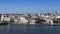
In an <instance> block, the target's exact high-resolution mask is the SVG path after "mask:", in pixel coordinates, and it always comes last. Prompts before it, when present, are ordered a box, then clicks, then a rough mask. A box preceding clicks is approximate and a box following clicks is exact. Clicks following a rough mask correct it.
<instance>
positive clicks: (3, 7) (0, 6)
mask: <svg viewBox="0 0 60 34" xmlns="http://www.w3.org/2000/svg"><path fill="white" fill-rule="evenodd" d="M54 11H57V12H59V11H60V0H0V13H47V12H54Z"/></svg>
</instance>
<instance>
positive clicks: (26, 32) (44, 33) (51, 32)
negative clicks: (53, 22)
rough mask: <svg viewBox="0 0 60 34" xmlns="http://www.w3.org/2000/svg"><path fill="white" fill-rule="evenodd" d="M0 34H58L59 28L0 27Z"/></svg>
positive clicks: (32, 26)
mask: <svg viewBox="0 0 60 34" xmlns="http://www.w3.org/2000/svg"><path fill="white" fill-rule="evenodd" d="M0 34H60V26H35V25H16V24H15V25H14V24H11V25H0Z"/></svg>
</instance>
